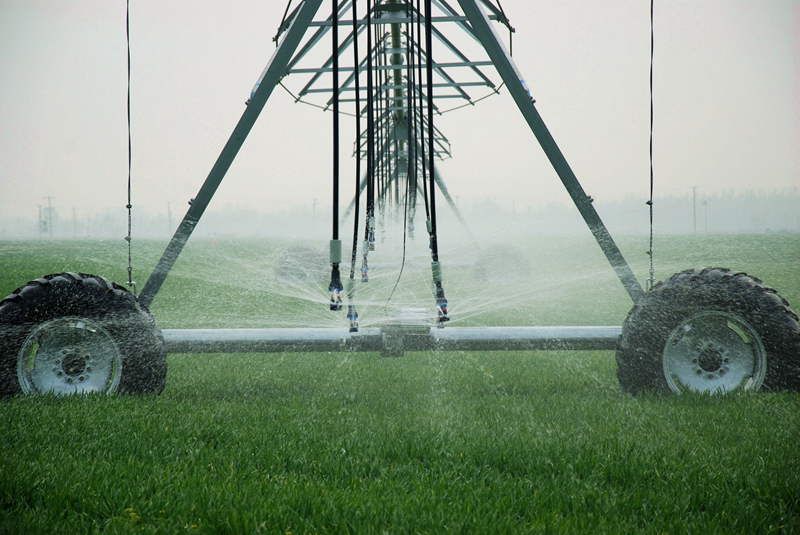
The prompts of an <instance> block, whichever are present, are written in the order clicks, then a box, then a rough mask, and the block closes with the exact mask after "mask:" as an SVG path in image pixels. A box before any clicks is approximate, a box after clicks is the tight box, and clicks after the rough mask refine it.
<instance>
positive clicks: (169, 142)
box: [0, 0, 800, 216]
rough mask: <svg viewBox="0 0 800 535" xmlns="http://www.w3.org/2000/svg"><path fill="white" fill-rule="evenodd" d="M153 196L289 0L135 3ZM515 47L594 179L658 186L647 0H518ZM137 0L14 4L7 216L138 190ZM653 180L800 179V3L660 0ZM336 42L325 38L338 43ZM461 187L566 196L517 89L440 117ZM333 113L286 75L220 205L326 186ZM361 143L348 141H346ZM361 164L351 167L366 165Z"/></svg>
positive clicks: (641, 191)
mask: <svg viewBox="0 0 800 535" xmlns="http://www.w3.org/2000/svg"><path fill="white" fill-rule="evenodd" d="M131 4H132V13H131V17H132V42H133V44H132V53H133V97H132V98H133V121H134V188H135V192H134V195H135V204H136V206H137V208H141V209H145V210H151V211H164V210H165V209H166V204H167V202H170V203H172V206H173V210H175V211H176V212H177V211H180V210H182V208H179V206H182V205H184V203H185V202H186V200H187V199H189V198H190V197H192V196H194V194H195V192H196V190H197V188H198V187H199V185H200V184H201V182H202V180H203V179H204V178H205V177H206V175H207V173H208V171H209V169H210V168H211V165H212V163H213V161H214V160H215V158H216V156H217V154H218V153H219V150H220V149H221V147H222V145H223V144H224V142H225V140H226V139H227V137H228V135H229V134H230V132H231V130H232V128H233V126H234V125H235V123H236V121H237V120H238V118H239V116H240V114H241V112H242V110H243V109H244V101H245V100H246V99H247V98H248V95H249V92H250V90H251V87H252V85H253V82H254V81H255V80H256V78H257V77H258V75H259V73H260V72H261V70H262V69H263V67H264V65H265V64H266V62H267V60H268V58H269V57H270V55H271V53H272V51H273V50H274V44H273V43H272V41H271V38H272V36H273V34H274V30H275V27H276V26H277V24H278V23H279V21H280V17H281V15H282V13H283V9H284V7H285V4H286V3H285V1H284V0H270V1H264V0H260V1H244V0H239V1H236V0H234V1H231V2H220V1H211V0H131ZM503 5H504V7H505V9H506V11H507V12H508V13H509V15H510V17H511V19H512V22H513V24H514V25H515V26H516V28H517V34H516V37H515V41H514V51H515V59H516V61H517V62H518V65H519V67H520V70H521V71H522V73H523V74H524V75H525V77H526V78H527V80H528V83H529V85H530V86H531V89H532V91H533V94H534V96H535V97H536V99H537V106H538V108H539V110H540V112H541V114H542V115H543V117H544V119H545V121H546V123H547V124H548V126H549V127H550V129H551V131H552V132H553V134H554V136H555V138H556V140H557V141H558V142H559V144H560V146H561V148H562V150H563V151H564V153H565V155H566V156H567V159H568V160H569V161H570V163H571V164H572V166H573V168H574V169H575V171H576V173H577V175H578V177H579V178H580V179H581V181H582V183H583V184H584V187H585V189H586V190H587V191H588V192H589V193H590V194H591V195H593V196H594V197H596V198H600V199H617V198H621V197H625V196H631V195H632V196H637V197H641V198H642V199H643V200H644V199H645V198H646V195H647V179H648V163H647V143H648V87H647V84H648V69H649V63H648V62H649V26H648V24H649V21H648V17H649V2H648V1H646V0H636V1H634V0H606V1H602V2H588V1H586V0H561V1H531V0H503ZM124 7H125V6H124V1H123V0H72V1H70V0H61V1H54V0H0V72H2V75H0V76H1V78H0V79H1V80H2V84H0V212H2V214H3V215H5V216H17V215H19V216H32V215H34V214H35V211H36V205H37V204H41V203H42V202H43V197H44V196H45V195H52V196H53V197H54V198H55V201H54V202H55V204H56V205H57V206H58V207H60V208H61V209H62V210H64V211H66V210H70V209H71V208H72V207H77V208H78V210H79V211H80V212H82V213H85V212H89V211H95V210H102V209H106V208H109V207H115V208H119V209H122V206H123V205H124V204H125V180H126V152H125V151H126V140H125V135H126V134H125V107H124V106H125V39H124V37H125V36H124V17H125V8H124ZM656 9H657V12H656V32H657V33H656V40H657V41H656V46H657V50H656V115H657V118H656V121H657V122H656V134H657V137H656V172H657V191H658V193H661V194H676V193H677V194H680V193H682V192H685V191H688V190H689V189H690V188H691V187H692V186H693V185H697V186H699V187H700V188H701V190H705V191H719V190H722V189H727V188H734V189H738V190H746V189H773V188H788V187H796V186H798V185H800V151H799V150H798V147H800V126H799V125H800V99H799V98H798V95H800V74H799V73H800V60H799V59H798V58H800V2H799V1H792V0H691V1H689V0H686V1H684V0H656ZM326 46H327V44H326ZM439 126H440V128H441V129H442V130H443V131H444V132H445V133H446V134H447V135H448V137H449V138H450V140H451V142H452V145H453V153H454V159H453V160H450V161H447V162H445V163H443V164H442V167H441V169H442V172H443V174H444V176H445V178H446V179H447V180H448V182H449V184H450V188H451V190H452V191H453V193H454V194H455V195H457V196H458V197H459V198H460V199H461V200H462V201H471V200H478V199H482V198H487V197H491V198H494V199H496V200H497V201H499V202H501V203H505V202H509V203H510V202H511V201H512V200H515V201H516V203H517V205H518V206H519V205H525V204H528V203H530V204H538V203H544V202H563V201H564V200H565V198H566V194H565V193H564V192H563V190H562V188H561V186H560V183H559V182H558V179H557V178H556V176H555V174H554V172H553V171H552V169H551V168H550V167H549V164H548V163H547V161H546V159H545V157H544V155H543V153H542V151H541V149H540V148H539V147H538V145H537V144H536V142H535V140H534V138H533V136H532V134H531V133H530V132H529V131H528V130H527V127H526V125H525V123H524V121H523V120H522V118H521V116H520V115H519V114H518V112H517V110H516V107H515V106H514V104H513V102H512V100H511V98H510V97H509V96H508V94H507V93H506V92H503V94H502V95H500V96H497V97H494V98H492V99H490V100H488V101H485V102H483V103H481V104H480V105H479V106H478V107H476V108H475V109H467V110H464V111H462V112H458V113H453V114H450V115H448V116H446V117H445V118H443V119H442V120H441V121H440V122H439ZM329 147H330V115H328V114H323V113H322V112H319V111H316V110H314V109H312V108H309V107H306V106H303V105H296V104H293V103H292V101H291V99H290V98H289V97H288V96H287V95H286V94H285V93H284V92H283V91H281V90H276V92H275V93H274V95H273V97H272V99H271V100H270V102H269V103H268V104H267V107H266V108H265V111H264V113H263V114H262V116H261V119H260V120H259V122H258V123H257V124H256V127H255V128H254V130H253V132H252V134H251V136H250V138H249V139H248V141H247V143H246V144H245V146H244V148H243V150H242V152H241V153H240V155H239V157H238V159H237V161H236V162H235V163H234V166H233V168H232V170H231V172H230V173H229V174H228V176H227V178H226V180H225V182H223V185H222V187H221V189H220V191H219V193H218V196H217V198H216V199H215V202H214V205H212V209H213V206H215V205H216V206H232V205H238V206H242V207H247V208H259V207H260V208H261V209H263V210H274V209H282V208H284V207H286V206H290V205H299V204H306V203H308V205H310V204H311V202H312V199H314V198H319V199H320V202H327V199H328V198H329V195H330V193H329V190H330V186H329V181H330V150H329ZM346 149H347V150H348V151H349V149H350V144H349V143H347V144H346ZM351 164H352V162H351V161H350V160H346V166H345V169H344V173H345V176H347V177H350V176H351V171H350V169H351Z"/></svg>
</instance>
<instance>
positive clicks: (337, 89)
mask: <svg viewBox="0 0 800 535" xmlns="http://www.w3.org/2000/svg"><path fill="white" fill-rule="evenodd" d="M651 15H652V4H651ZM493 24H499V25H502V26H504V27H505V29H506V30H508V32H509V36H511V35H513V33H514V28H513V27H512V26H511V23H510V21H509V19H508V17H507V16H506V14H505V12H504V11H503V9H502V7H501V5H500V2H497V1H490V0H423V1H421V0H341V1H340V0H332V1H331V0H328V1H326V2H325V3H324V5H323V0H302V1H300V2H299V3H298V4H296V6H295V7H294V9H292V2H289V5H288V6H287V8H286V12H285V13H284V17H283V21H282V22H281V24H280V27H279V29H278V32H277V35H276V36H275V43H276V45H277V49H276V50H275V52H274V54H273V55H272V58H271V59H270V61H269V63H268V65H267V67H266V69H265V70H264V71H263V73H262V74H261V76H260V78H259V79H258V82H257V84H256V86H255V88H254V89H253V91H252V93H251V95H250V97H249V99H248V100H247V105H246V108H245V110H244V113H243V114H242V116H241V119H240V120H239V122H238V124H237V125H236V127H235V129H234V131H233V133H232V135H231V136H230V138H229V139H228V141H227V143H226V144H225V147H224V148H223V149H222V152H221V153H220V155H219V157H218V158H217V160H216V163H215V164H214V166H213V168H212V169H211V172H210V173H209V175H208V177H207V178H206V180H205V182H204V183H203V185H202V187H201V188H200V191H199V192H198V193H197V195H196V196H195V197H194V199H192V201H191V202H190V207H189V209H188V211H187V213H186V215H185V216H184V218H183V220H182V221H181V223H180V225H179V226H178V228H177V230H176V231H175V234H174V236H173V237H172V240H171V241H170V243H169V244H168V246H167V247H166V250H165V251H164V253H163V255H162V257H161V259H160V260H159V262H158V265H157V266H156V267H155V270H154V271H153V273H152V274H151V275H150V278H149V279H148V280H147V282H146V284H145V285H144V287H143V289H142V292H141V293H140V294H139V296H138V297H137V296H136V295H135V294H134V292H133V291H132V290H133V281H132V277H131V275H130V274H131V268H130V255H129V266H128V273H129V276H128V283H129V287H130V289H126V288H125V287H124V286H120V285H117V284H114V283H112V282H110V281H108V280H107V279H105V278H103V277H98V276H94V275H87V274H82V273H61V274H56V275H49V276H45V277H42V278H39V279H36V280H34V281H31V282H29V283H28V284H26V285H25V286H23V287H21V288H19V289H17V290H16V291H15V292H14V293H13V294H12V295H10V296H8V297H7V298H5V299H4V300H3V301H0V327H2V333H1V334H2V337H0V395H3V396H9V395H14V394H17V393H20V392H22V393H28V394H33V393H46V392H54V393H59V394H72V393H88V392H107V393H115V392H129V393H143V392H160V391H161V390H162V389H163V387H164V382H165V378H166V363H165V354H166V352H167V351H173V352H196V353H197V352H245V351H251V352H263V353H269V352H289V351H301V352H314V351H319V352H337V351H373V352H382V353H383V354H386V355H399V354H402V353H403V352H404V351H407V350H459V351H489V350H534V349H616V358H617V364H618V376H619V380H620V383H621V385H622V388H623V389H624V390H625V391H627V392H630V393H639V392H643V391H664V392H670V391H671V392H676V393H680V392H683V391H696V392H707V393H717V392H719V393H723V392H732V391H738V390H759V389H769V390H776V389H790V390H796V389H798V387H800V324H798V317H797V315H796V314H795V313H794V312H792V310H791V309H790V308H789V304H788V303H787V302H786V301H785V300H784V299H782V298H781V297H780V296H779V295H778V294H777V293H776V292H775V291H774V290H772V289H770V288H767V287H765V286H764V285H763V284H762V283H761V281H760V280H758V279H756V278H755V277H751V276H748V275H746V274H744V273H734V272H731V271H729V270H727V269H722V268H706V269H692V270H688V271H684V272H681V273H678V274H676V275H673V276H672V277H670V278H669V279H668V280H666V281H665V282H662V283H658V284H655V283H654V280H653V275H652V273H653V271H652V267H651V271H650V273H651V276H650V280H649V284H648V285H647V286H648V289H647V291H645V289H643V288H642V285H641V284H640V283H639V282H638V281H637V279H636V277H635V276H634V274H633V272H632V270H631V268H630V266H629V265H628V263H627V262H626V260H625V258H624V257H623V255H622V253H621V252H620V250H619V248H618V247H617V245H616V243H615V242H614V240H613V238H612V237H611V235H610V234H609V232H608V230H607V229H606V227H605V225H604V224H603V222H602V221H601V219H600V217H599V215H598V214H597V212H596V210H595V208H594V206H593V204H592V203H593V200H592V198H591V197H590V196H588V195H587V194H586V193H585V192H584V190H583V188H582V187H581V184H580V182H579V181H578V179H577V178H576V176H575V174H574V173H573V171H572V169H571V168H570V166H569V164H568V163H567V161H566V159H565V158H564V155H563V154H562V152H561V150H560V149H559V147H558V145H557V144H556V142H555V140H554V139H553V137H552V136H551V134H550V132H549V131H548V129H547V127H546V126H545V124H544V121H543V120H542V117H541V116H540V115H539V112H538V111H537V109H536V105H535V100H534V99H533V97H532V95H531V91H530V89H529V87H528V86H527V84H526V83H525V81H524V79H523V77H522V75H521V74H520V72H519V71H518V69H517V68H516V66H515V64H514V61H513V59H512V56H511V55H510V54H509V53H508V52H507V49H506V47H505V46H504V44H503V42H502V41H501V39H500V38H499V37H498V34H497V33H496V32H495V28H494V27H493ZM651 28H652V17H651ZM455 32H459V33H461V34H462V35H461V37H462V38H463V37H464V35H466V36H467V38H468V41H469V42H470V43H471V44H472V45H473V48H474V49H475V50H478V51H479V54H480V55H481V59H475V57H474V54H470V55H467V54H466V53H464V52H463V51H462V50H463V47H459V46H456V44H455V41H456V40H455V38H454V37H455V36H454V33H455ZM342 37H343V38H342ZM364 42H366V49H364V48H363V43H364ZM329 43H330V45H329ZM328 46H330V48H329V49H328V48H327V47H328ZM651 47H652V41H651ZM359 48H361V50H359ZM320 50H325V51H326V52H325V54H324V55H325V56H326V57H327V59H326V60H325V61H324V62H323V64H322V65H321V66H315V67H306V66H303V61H304V60H306V61H308V60H309V58H310V57H312V56H313V54H311V52H312V51H316V52H317V53H318V54H319V51H320ZM328 50H329V51H330V53H328ZM651 51H652V49H651ZM470 56H473V57H470ZM651 57H652V56H651ZM128 58H129V59H128V61H129V65H130V55H129V56H128ZM343 64H346V65H347V66H343ZM129 72H130V70H129ZM288 76H292V77H295V78H300V79H303V80H304V85H303V86H302V89H300V90H299V91H295V92H292V93H291V94H292V96H293V97H294V98H295V100H296V101H298V102H304V103H309V104H312V105H315V106H318V107H321V108H322V109H325V110H328V111H331V112H332V116H333V140H334V142H333V208H334V209H333V225H332V226H333V232H332V240H331V247H330V252H331V254H330V262H331V282H330V292H331V294H330V308H331V309H332V310H340V309H342V308H344V306H345V305H346V306H347V317H348V319H349V322H350V325H349V329H348V328H346V327H344V326H343V327H342V328H341V329H315V328H303V329H226V330H165V331H163V332H162V331H161V330H159V329H158V328H157V327H156V325H155V321H154V319H153V317H152V316H151V315H150V312H149V307H150V304H151V303H152V301H153V299H154V298H155V297H156V295H157V294H158V291H159V289H160V288H161V286H162V284H163V282H164V280H165V279H166V277H167V275H168V274H169V272H170V270H171V269H172V266H173V265H174V264H175V261H176V260H177V258H178V256H179V255H180V253H181V251H182V250H183V247H184V245H185V244H186V242H187V240H188V239H189V237H190V236H191V234H192V232H193V231H194V229H195V227H196V226H197V224H198V222H199V221H200V218H201V217H202V215H203V213H204V212H205V210H206V207H207V206H208V204H209V202H210V201H211V199H212V197H213V196H214V193H215V192H216V190H217V187H218V186H219V185H220V183H221V181H222V179H223V177H224V176H225V174H226V172H227V171H228V168H229V167H230V165H231V163H232V162H233V160H234V158H235V157H236V155H237V153H238V152H239V149H240V148H241V146H242V144H243V143H244V141H245V138H246V137H247V135H248V133H249V132H250V129H251V128H252V126H253V124H254V123H255V122H256V120H257V119H258V116H259V115H260V113H261V111H262V110H263V108H264V105H265V104H266V102H267V100H268V99H269V97H270V95H271V94H272V93H273V91H274V90H275V89H276V87H278V86H279V85H280V86H282V87H283V88H284V89H286V90H287V91H289V92H291V90H290V89H289V88H288V87H287V86H285V85H284V79H285V78H286V77H288ZM497 76H499V80H498V79H496V77H497ZM328 84H330V85H328ZM651 84H652V70H651ZM503 87H504V88H505V89H506V90H507V91H508V92H509V93H510V95H511V96H512V98H513V99H514V102H515V103H516V105H517V107H518V108H519V111H520V113H521V115H522V118H523V119H524V120H525V121H526V122H527V124H528V126H529V127H530V129H531V132H532V133H533V135H534V137H535V139H536V140H537V141H538V143H539V145H540V146H541V148H542V150H544V152H545V154H546V155H547V158H548V159H549V160H550V163H551V164H552V166H553V168H554V170H555V172H556V174H557V175H558V177H559V178H560V180H561V182H562V183H563V185H564V187H565V188H566V190H567V192H568V193H569V195H570V197H571V198H572V201H573V202H574V203H575V206H576V207H577V209H578V211H579V212H580V214H581V216H582V217H583V219H584V221H585V222H586V224H587V226H588V227H589V230H590V231H591V233H592V235H593V236H594V237H595V239H596V240H597V244H598V245H599V246H600V248H601V249H602V251H603V253H604V254H605V256H606V258H607V259H608V262H609V264H610V265H611V267H612V268H613V270H614V271H615V273H616V274H617V277H618V278H619V280H620V282H621V283H622V285H623V286H624V288H625V290H626V291H627V293H628V295H629V296H630V298H631V300H632V301H633V303H634V306H633V308H632V310H631V312H630V313H629V314H628V317H627V319H626V320H625V323H624V325H623V326H622V327H621V328H618V327H485V328H456V327H449V326H448V327H445V325H446V322H447V321H448V319H449V310H448V302H447V298H446V297H445V289H444V277H443V272H442V268H441V265H440V259H439V248H438V241H437V219H436V207H437V195H439V196H442V197H443V198H444V199H445V200H446V201H447V203H448V204H450V206H451V208H453V209H454V210H455V211H456V214H457V215H459V214H458V210H457V208H456V206H455V204H454V203H453V201H452V199H451V197H450V195H449V194H448V192H447V188H446V186H445V183H444V181H443V180H442V177H441V175H440V174H439V171H438V169H437V167H436V161H437V160H441V159H443V158H447V157H449V156H450V150H449V143H448V141H447V139H446V137H445V136H444V135H443V134H442V132H441V131H440V130H439V129H438V128H437V127H436V124H435V117H438V116H440V115H441V114H443V113H445V112H446V111H447V110H452V109H456V108H460V107H468V106H471V105H473V104H475V103H476V102H478V101H479V100H481V99H482V98H485V96H488V95H491V94H495V93H498V92H499V91H500V90H501V89H502V88H503ZM651 87H652V85H651ZM478 92H480V93H478ZM320 99H321V100H320ZM448 102H453V103H454V104H452V105H450V104H447V103H448ZM345 103H352V104H353V109H354V113H352V114H350V113H349V112H347V115H348V116H351V115H352V116H353V117H354V118H355V123H356V131H357V135H356V140H355V150H354V155H355V160H356V177H355V178H356V179H355V188H354V198H353V201H352V203H351V205H350V210H353V211H354V213H355V218H354V221H355V223H354V228H353V248H352V251H351V252H350V258H349V261H350V264H349V267H350V269H349V277H345V283H343V281H342V279H343V277H342V275H341V273H340V265H341V264H342V262H343V258H342V245H341V241H340V237H339V221H340V214H339V204H340V199H339V193H340V192H339V178H340V177H339V144H340V135H339V122H340V117H341V116H343V115H345V113H346V112H343V111H342V106H343V104H345ZM446 104H447V106H446ZM348 107H349V105H348ZM651 147H652V144H651ZM651 150H652V149H651ZM362 160H364V161H365V162H366V166H365V169H363V174H362V169H361V162H362ZM129 163H130V160H129ZM129 171H130V166H129ZM651 185H652V174H651ZM129 186H130V173H129ZM362 197H365V198H366V202H364V200H363V199H362ZM648 204H649V205H650V210H651V218H652V198H651V200H650V202H649V203H648ZM387 205H394V206H395V207H397V208H399V209H402V212H403V214H404V221H405V225H404V226H405V227H407V228H405V229H404V232H405V231H409V232H413V222H414V218H415V213H416V211H417V208H418V206H421V205H424V209H425V221H426V229H425V230H426V231H427V233H428V238H429V244H430V252H431V274H432V287H433V298H434V303H435V306H436V311H437V321H436V322H433V324H432V323H425V322H423V321H420V320H418V319H414V318H399V319H397V320H396V321H393V322H389V323H387V324H385V325H383V326H381V327H379V328H368V329H359V325H358V313H357V310H356V299H355V298H354V286H355V284H356V280H355V279H356V270H357V268H356V266H357V264H360V268H359V271H360V279H361V281H360V283H365V282H367V281H368V279H369V264H368V256H369V252H370V251H371V250H373V249H374V247H375V228H376V219H377V218H378V217H379V215H380V214H381V213H382V211H383V210H384V209H385V207H386V206H387ZM127 208H128V210H129V215H130V208H131V203H130V187H129V200H128V206H127ZM420 209H421V208H420ZM129 221H130V219H129ZM651 221H652V219H651ZM651 238H652V235H651ZM127 239H128V242H129V244H130V232H129V235H128V238H127ZM651 245H652V239H651ZM359 247H360V256H359ZM650 256H651V260H652V246H651V250H650Z"/></svg>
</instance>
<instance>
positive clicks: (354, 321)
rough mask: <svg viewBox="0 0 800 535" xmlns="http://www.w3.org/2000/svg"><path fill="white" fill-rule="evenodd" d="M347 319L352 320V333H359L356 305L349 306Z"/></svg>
mask: <svg viewBox="0 0 800 535" xmlns="http://www.w3.org/2000/svg"><path fill="white" fill-rule="evenodd" d="M347 319H349V320H350V332H351V333H357V332H358V312H356V307H355V305H348V306H347Z"/></svg>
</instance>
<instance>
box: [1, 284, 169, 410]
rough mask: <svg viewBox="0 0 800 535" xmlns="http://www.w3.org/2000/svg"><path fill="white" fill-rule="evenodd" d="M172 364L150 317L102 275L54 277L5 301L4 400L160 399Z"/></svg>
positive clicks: (22, 289) (2, 312) (29, 285)
mask: <svg viewBox="0 0 800 535" xmlns="http://www.w3.org/2000/svg"><path fill="white" fill-rule="evenodd" d="M166 373H167V366H166V359H165V348H164V340H163V338H162V336H161V332H160V331H159V330H158V328H156V325H155V321H154V320H153V317H152V316H151V315H150V313H149V312H148V311H147V310H146V309H145V308H143V307H142V306H141V305H139V303H138V301H137V300H136V297H135V296H134V295H133V294H131V293H130V292H129V291H127V290H126V289H125V288H123V287H121V286H119V285H117V284H114V283H112V282H109V281H108V280H106V279H104V278H102V277H98V276H95V275H86V274H83V273H80V274H78V273H60V274H56V275H48V276H45V277H42V278H39V279H36V280H35V281H31V282H29V283H28V284H26V285H25V286H23V287H21V288H18V289H17V290H15V291H14V292H13V293H12V294H11V295H9V296H8V297H6V298H5V299H3V300H2V301H0V397H8V396H13V395H15V394H46V393H52V394H57V395H69V394H89V393H106V394H115V393H126V394H150V393H152V394H158V393H160V392H161V391H162V390H163V389H164V383H165V380H166Z"/></svg>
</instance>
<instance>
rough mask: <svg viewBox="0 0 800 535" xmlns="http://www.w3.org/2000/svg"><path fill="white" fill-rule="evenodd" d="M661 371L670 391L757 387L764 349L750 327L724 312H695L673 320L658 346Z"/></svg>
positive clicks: (763, 368)
mask: <svg viewBox="0 0 800 535" xmlns="http://www.w3.org/2000/svg"><path fill="white" fill-rule="evenodd" d="M662 362H663V365H664V376H665V378H666V380H667V384H668V385H669V387H670V389H671V390H672V391H673V392H677V393H680V392H684V391H687V390H688V391H692V392H702V393H727V392H733V391H736V390H758V389H759V388H761V385H762V384H763V382H764V374H765V373H766V369H767V352H766V350H765V349H764V344H763V342H762V341H761V337H760V336H759V335H758V333H757V332H756V330H755V329H754V328H753V327H752V326H751V325H750V324H749V323H748V322H747V321H745V320H744V319H742V318H741V317H739V316H737V315H735V314H731V313H729V312H718V311H708V312H701V313H699V314H696V315H694V316H692V317H691V318H689V319H687V320H685V321H684V322H683V323H681V324H680V325H678V327H677V328H675V329H674V330H673V331H672V333H671V334H670V336H669V338H668V339H667V344H666V346H665V347H664V354H663V359H662Z"/></svg>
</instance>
